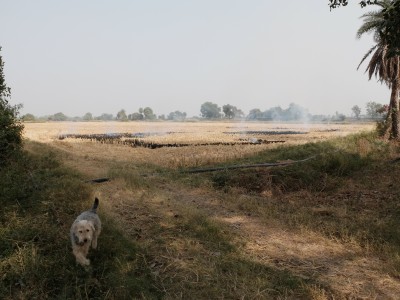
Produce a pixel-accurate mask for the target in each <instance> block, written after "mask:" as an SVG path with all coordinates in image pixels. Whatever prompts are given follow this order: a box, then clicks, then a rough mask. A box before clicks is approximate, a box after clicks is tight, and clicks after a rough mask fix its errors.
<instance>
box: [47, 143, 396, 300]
mask: <svg viewBox="0 0 400 300" xmlns="http://www.w3.org/2000/svg"><path fill="white" fill-rule="evenodd" d="M53 146H54V147H56V149H58V151H61V153H63V154H62V155H61V157H63V160H64V162H65V163H66V164H67V165H68V166H70V167H72V168H75V169H76V170H78V171H79V172H81V173H82V174H84V175H85V176H86V177H87V178H96V177H103V176H110V175H111V177H112V180H111V181H110V182H107V183H102V184H93V189H94V192H95V194H96V195H97V196H98V197H100V199H101V200H102V203H103V206H102V209H103V210H105V211H107V213H108V214H110V215H111V216H112V217H113V219H115V220H116V221H117V223H118V226H119V227H120V228H121V229H122V231H123V232H124V233H125V235H126V236H127V237H128V238H129V239H131V240H132V241H134V242H135V243H137V244H138V245H140V247H142V248H143V249H145V251H146V253H147V259H148V261H147V262H146V264H147V266H148V267H149V268H150V270H151V273H152V276H154V278H155V280H156V282H157V288H158V290H159V291H160V292H161V293H162V294H163V295H164V297H165V298H166V299H178V298H182V299H188V298H192V299H205V298H212V299H225V298H226V299H265V298H271V297H272V298H282V299H285V298H288V299H300V298H304V299H332V298H335V299H342V298H343V299H345V298H346V299H347V298H361V299H363V298H365V299H372V298H378V299H396V298H397V296H398V295H400V282H399V280H398V277H397V274H398V265H397V264H398V263H397V262H393V263H391V262H389V263H388V261H387V260H390V259H392V258H393V257H394V256H395V254H393V255H394V256H390V253H391V251H392V250H387V249H386V250H385V254H383V255H379V251H376V249H377V246H376V245H371V246H370V247H369V246H368V245H367V244H368V241H367V243H365V244H363V243H362V242H360V240H362V239H358V237H357V234H353V233H352V232H349V233H348V235H347V236H346V234H345V232H344V231H346V230H348V229H349V227H350V226H349V227H340V224H341V223H342V221H345V222H344V223H346V222H348V221H349V219H351V218H352V216H353V214H354V213H355V214H357V212H353V211H352V210H357V209H359V213H360V214H363V213H364V211H365V214H366V215H365V217H366V218H367V217H368V216H367V214H368V213H369V211H370V210H371V208H372V209H373V208H374V204H373V201H374V200H375V201H377V200H379V199H377V197H376V195H382V194H385V196H387V197H389V198H390V197H392V198H396V197H397V196H398V195H399V191H398V189H395V190H393V191H390V192H389V194H388V190H387V184H390V183H389V181H390V176H389V175H388V176H387V177H385V178H382V177H381V181H380V184H376V185H375V186H374V189H373V190H368V189H369V188H370V185H369V184H368V182H367V183H366V184H365V183H362V181H363V180H364V181H365V180H366V181H368V180H371V178H369V179H368V178H367V176H368V174H369V173H366V174H364V176H365V178H359V179H358V181H357V180H352V179H348V180H349V182H352V183H349V184H347V185H344V184H341V187H340V188H339V189H336V191H335V192H327V193H311V192H307V191H304V190H300V191H297V192H296V191H295V192H291V193H282V194H276V193H274V194H272V192H271V191H269V190H265V191H264V192H263V193H259V194H252V193H242V192H238V191H237V190H232V191H225V192H223V191H221V190H217V189H215V188H214V187H212V186H210V185H209V184H207V182H208V180H209V179H210V176H208V175H204V176H197V175H196V176H195V175H185V176H182V175H176V174H175V175H174V174H172V175H171V174H161V175H155V176H147V177H143V176H141V175H140V174H143V173H149V174H151V173H152V172H154V166H152V165H151V162H148V164H147V165H142V166H141V167H140V169H139V170H138V166H137V164H136V163H135V160H134V155H133V157H129V156H128V155H126V156H123V159H116V157H111V156H107V155H104V156H102V153H101V152H97V151H96V149H93V146H90V145H79V149H78V148H77V147H78V146H76V145H75V146H74V145H72V146H71V145H70V144H68V143H62V142H57V143H56V144H54V145H53ZM116 147H117V146H116ZM77 150H79V151H77ZM97 150H99V149H98V148H97ZM116 151H117V152H118V151H119V150H116ZM121 151H123V150H121ZM148 151H151V150H148ZM140 163H141V164H142V163H143V162H140ZM384 167H385V166H378V167H377V170H375V171H374V172H375V175H376V172H381V169H384ZM380 168H381V169H380ZM396 172H398V173H400V172H399V170H397V171H396ZM371 174H372V173H371ZM359 175H360V174H358V176H359ZM380 175H381V176H385V173H382V174H381V173H380ZM357 185H358V186H357ZM354 188H357V189H356V190H354ZM360 193H361V194H362V193H364V194H363V195H364V196H363V197H362V200H363V201H359V203H358V204H357V205H355V204H354V203H353V204H352V203H349V201H350V200H352V201H353V202H354V201H355V200H354V199H356V198H357V197H359V195H360ZM346 199H347V200H348V199H350V200H349V201H348V202H346V201H347V200H346ZM357 199H358V198H357ZM335 201H336V205H335ZM368 201H370V202H368ZM392 204H393V203H388V204H387V205H389V206H390V205H392ZM383 205H385V204H383ZM396 213H398V207H397V208H396ZM371 218H372V219H371V221H372V220H373V218H374V216H371ZM355 221H356V220H355ZM377 222H378V221H377ZM329 223H332V224H333V223H334V225H332V227H331V228H328V229H326V230H324V229H321V228H322V227H324V226H328V225H326V224H329ZM338 224H339V225H338ZM342 224H343V223H342ZM334 226H337V227H338V228H339V229H338V230H339V231H341V232H339V233H338V234H337V235H335V234H334V232H335V230H336V229H334ZM357 230H358V229H357ZM358 231H361V230H358ZM358 231H357V232H358ZM100 243H101V241H100ZM377 244H379V242H377ZM396 247H398V244H396V245H395V247H394V248H395V249H398V248H396ZM389 248H390V247H389ZM392 248H393V247H392ZM392 248H391V249H392ZM392 252H393V251H392ZM394 252H396V250H394ZM388 253H389V254H388Z"/></svg>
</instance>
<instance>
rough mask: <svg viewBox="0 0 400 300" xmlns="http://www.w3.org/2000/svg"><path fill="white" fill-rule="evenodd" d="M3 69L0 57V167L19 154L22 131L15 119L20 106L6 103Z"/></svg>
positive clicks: (6, 94) (7, 89) (8, 95)
mask: <svg viewBox="0 0 400 300" xmlns="http://www.w3.org/2000/svg"><path fill="white" fill-rule="evenodd" d="M0 50H1V47H0ZM3 67H4V62H3V59H2V57H1V55H0V167H2V166H3V165H5V164H6V163H7V162H8V161H9V159H10V158H11V157H12V156H13V155H16V154H17V153H19V150H20V149H21V146H22V130H23V125H22V124H21V122H20V121H19V120H18V118H17V116H18V111H19V109H20V108H21V105H15V106H12V105H10V103H9V101H8V98H9V97H10V96H11V90H10V88H9V87H7V86H6V83H5V79H4V74H3Z"/></svg>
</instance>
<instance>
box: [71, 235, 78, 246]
mask: <svg viewBox="0 0 400 300" xmlns="http://www.w3.org/2000/svg"><path fill="white" fill-rule="evenodd" d="M72 237H73V238H74V241H75V244H79V238H78V236H77V235H76V234H75V232H73V233H72Z"/></svg>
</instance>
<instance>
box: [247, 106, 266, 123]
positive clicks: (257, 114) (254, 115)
mask: <svg viewBox="0 0 400 300" xmlns="http://www.w3.org/2000/svg"><path fill="white" fill-rule="evenodd" d="M262 115H263V113H262V111H261V110H260V109H259V108H253V109H252V110H250V112H249V114H248V115H247V119H248V120H257V119H259V118H262Z"/></svg>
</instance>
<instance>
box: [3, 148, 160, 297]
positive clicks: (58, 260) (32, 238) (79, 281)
mask: <svg viewBox="0 0 400 300" xmlns="http://www.w3.org/2000/svg"><path fill="white" fill-rule="evenodd" d="M34 148H36V150H38V151H36V154H28V153H24V154H23V155H22V156H21V157H19V158H16V159H15V160H14V161H12V163H11V164H10V165H9V166H8V167H7V168H3V169H2V170H1V172H0V199H1V207H2V209H1V210H0V240H1V243H0V255H1V260H0V274H1V281H0V295H1V296H2V298H3V299H18V298H19V299H48V298H52V299H54V298H60V299H89V298H107V299H123V298H132V297H140V298H159V297H160V296H161V294H160V293H159V292H158V290H156V288H155V287H154V282H153V279H152V277H151V276H150V273H149V270H148V268H147V266H146V264H145V259H144V254H143V253H142V251H141V250H140V249H139V248H138V247H137V246H136V245H135V244H134V243H132V242H131V241H129V240H128V239H127V238H126V237H125V236H124V235H123V234H122V233H121V231H119V229H118V228H117V227H116V226H115V225H114V224H113V223H114V222H113V220H111V219H110V218H109V217H108V216H107V215H105V214H103V213H102V212H101V203H100V216H101V217H102V218H103V222H104V223H105V224H107V225H106V226H104V231H103V232H102V235H101V237H100V240H99V249H98V250H97V251H93V252H92V253H91V254H89V255H90V258H91V260H92V262H93V263H92V267H91V268H90V269H89V270H85V269H83V268H82V267H81V266H79V265H76V263H75V258H74V257H73V255H72V253H71V246H70V241H69V227H70V225H71V223H72V222H73V220H74V219H75V217H76V215H77V214H79V213H80V212H81V211H82V210H85V209H87V208H88V207H90V206H91V204H92V201H93V197H92V192H91V189H90V187H89V186H88V185H87V184H84V183H83V181H82V179H81V178H80V176H79V175H78V174H77V173H75V172H72V171H71V170H68V169H66V168H64V167H63V166H62V165H61V164H60V163H59V160H58V159H57V157H56V155H55V154H54V153H52V152H50V151H48V150H47V149H44V148H45V147H44V146H43V145H36V146H34ZM100 201H101V200H100ZM94 252H95V255H93V254H94Z"/></svg>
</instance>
